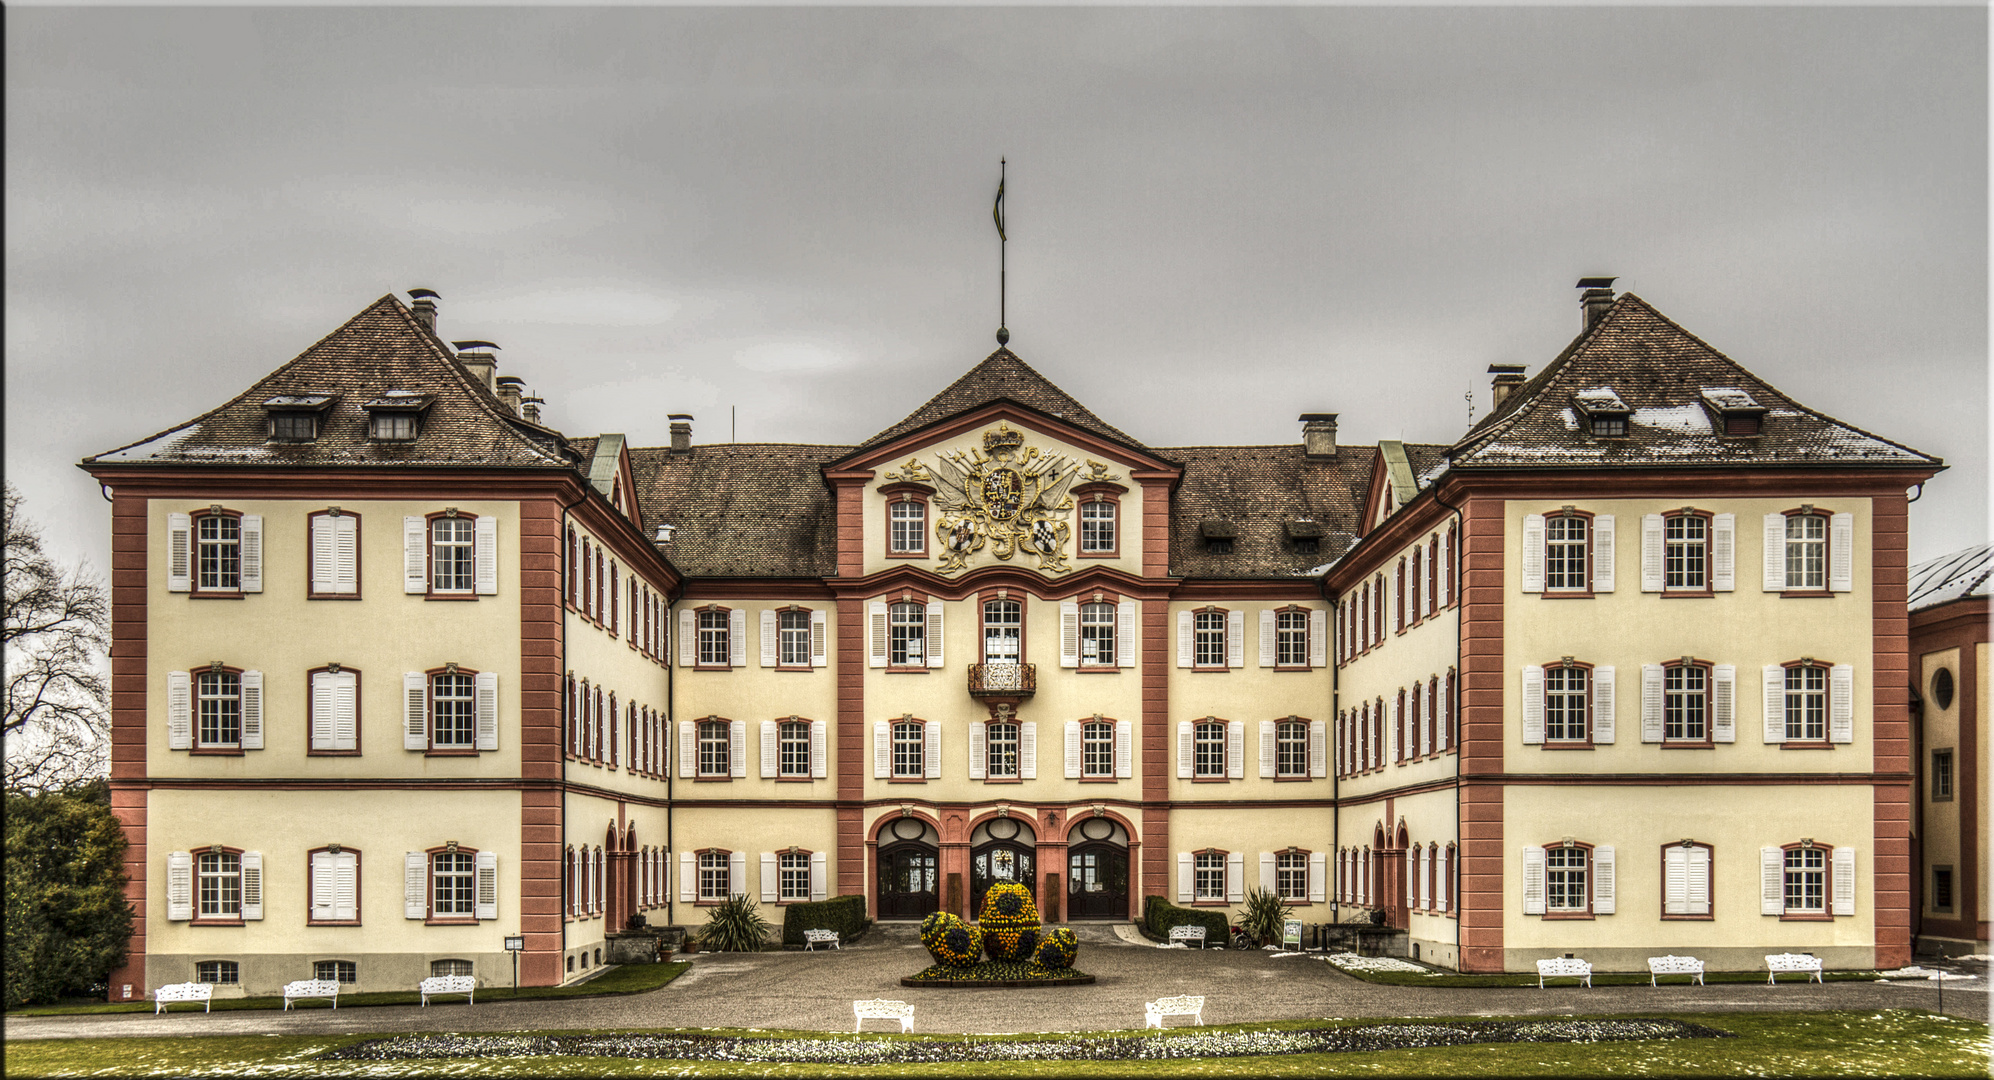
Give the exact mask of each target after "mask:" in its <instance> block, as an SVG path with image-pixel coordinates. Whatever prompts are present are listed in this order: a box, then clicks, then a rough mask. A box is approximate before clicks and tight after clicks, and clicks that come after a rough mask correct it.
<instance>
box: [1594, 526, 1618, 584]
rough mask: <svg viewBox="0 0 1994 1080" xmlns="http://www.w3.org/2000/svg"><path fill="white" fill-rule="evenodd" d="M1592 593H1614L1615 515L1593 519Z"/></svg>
mask: <svg viewBox="0 0 1994 1080" xmlns="http://www.w3.org/2000/svg"><path fill="white" fill-rule="evenodd" d="M1592 591H1593V592H1596V593H1604V592H1612V591H1613V515H1612V514H1595V515H1593V519H1592Z"/></svg>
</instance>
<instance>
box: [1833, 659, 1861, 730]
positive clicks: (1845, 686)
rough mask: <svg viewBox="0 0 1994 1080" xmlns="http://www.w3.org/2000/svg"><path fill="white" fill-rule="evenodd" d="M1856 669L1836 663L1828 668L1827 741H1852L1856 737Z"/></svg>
mask: <svg viewBox="0 0 1994 1080" xmlns="http://www.w3.org/2000/svg"><path fill="white" fill-rule="evenodd" d="M1855 691H1856V669H1855V667H1854V666H1853V665H1850V664H1836V665H1835V666H1834V667H1831V668H1829V669H1828V741H1829V742H1831V743H1845V742H1854V741H1855V737H1856V708H1855V698H1856V693H1855Z"/></svg>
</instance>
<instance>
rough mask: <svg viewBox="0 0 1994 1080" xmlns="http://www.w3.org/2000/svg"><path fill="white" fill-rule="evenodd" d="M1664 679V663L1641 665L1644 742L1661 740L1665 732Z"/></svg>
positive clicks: (1642, 736)
mask: <svg viewBox="0 0 1994 1080" xmlns="http://www.w3.org/2000/svg"><path fill="white" fill-rule="evenodd" d="M1662 679H1663V675H1662V665H1660V664H1642V665H1641V741H1642V742H1644V743H1658V742H1661V741H1662V736H1663V734H1664V730H1663V726H1662V706H1663V700H1662V698H1663V683H1662Z"/></svg>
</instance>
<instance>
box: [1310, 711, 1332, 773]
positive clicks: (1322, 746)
mask: <svg viewBox="0 0 1994 1080" xmlns="http://www.w3.org/2000/svg"><path fill="white" fill-rule="evenodd" d="M1328 775H1329V724H1328V722H1326V721H1323V720H1311V721H1309V779H1311V780H1321V779H1323V778H1325V777H1327V776H1328Z"/></svg>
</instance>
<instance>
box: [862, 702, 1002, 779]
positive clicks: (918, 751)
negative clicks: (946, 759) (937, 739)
mask: <svg viewBox="0 0 1994 1080" xmlns="http://www.w3.org/2000/svg"><path fill="white" fill-rule="evenodd" d="M910 731H911V732H912V733H913V734H912V737H911V738H909V737H905V734H904V733H906V732H910ZM908 745H911V746H912V747H913V752H912V754H911V756H908V755H904V754H903V752H902V748H903V746H908ZM886 748H887V752H888V753H889V754H891V755H892V760H891V762H890V763H889V768H888V769H887V773H886V778H887V780H888V781H889V782H891V783H896V784H912V783H925V782H927V779H928V721H926V720H918V719H913V718H911V717H905V716H903V717H900V718H898V719H896V720H891V721H888V727H887V732H886ZM985 748H986V750H987V749H988V745H987V744H986V747H985ZM903 766H904V767H905V768H903ZM985 775H986V776H987V775H989V774H988V772H987V765H986V772H985Z"/></svg>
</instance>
